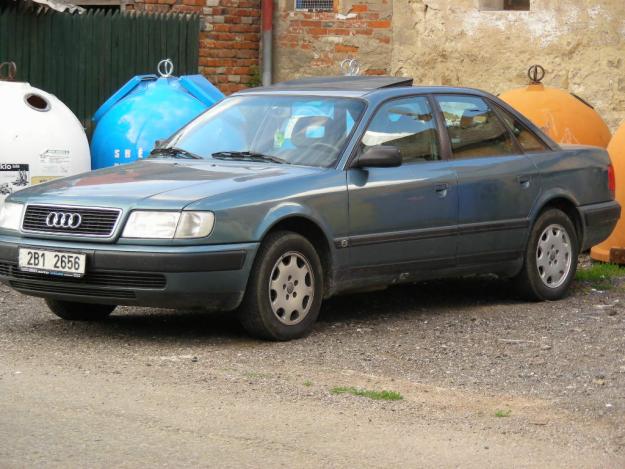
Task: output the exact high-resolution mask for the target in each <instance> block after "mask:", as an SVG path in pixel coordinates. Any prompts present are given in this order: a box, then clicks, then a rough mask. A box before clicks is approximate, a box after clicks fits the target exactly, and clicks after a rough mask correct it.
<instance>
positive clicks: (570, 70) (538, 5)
mask: <svg viewBox="0 0 625 469" xmlns="http://www.w3.org/2000/svg"><path fill="white" fill-rule="evenodd" d="M478 4H479V2H478V0H394V1H393V47H392V50H393V56H392V63H391V67H390V69H389V72H390V73H392V74H394V75H406V76H413V77H414V78H415V81H416V82H417V83H423V84H444V85H464V86H474V87H479V88H483V89H486V90H488V91H491V92H493V93H500V92H502V91H504V90H506V89H509V88H513V87H518V86H521V85H524V84H526V83H527V76H526V71H527V68H528V67H529V66H530V65H531V64H533V63H539V64H542V65H543V66H544V67H545V69H547V76H546V78H545V80H544V83H545V84H546V85H554V86H558V87H562V88H565V89H568V90H570V91H571V92H573V93H575V94H577V95H579V96H581V97H583V98H585V99H587V100H588V101H589V102H590V103H591V104H593V105H594V106H595V108H596V109H597V110H598V112H599V113H600V114H601V115H602V116H603V118H604V119H605V120H606V122H607V123H608V125H609V126H610V127H611V128H612V130H614V129H615V128H616V127H617V126H618V124H619V123H620V122H621V121H622V120H623V119H625V1H624V0H602V1H593V0H569V1H566V0H532V3H531V11H529V12H524V11H510V12H503V11H479V10H478Z"/></svg>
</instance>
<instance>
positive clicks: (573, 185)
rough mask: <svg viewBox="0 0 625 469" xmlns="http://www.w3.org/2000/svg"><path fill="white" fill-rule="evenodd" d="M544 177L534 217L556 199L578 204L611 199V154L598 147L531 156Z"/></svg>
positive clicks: (575, 147)
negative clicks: (609, 182) (608, 182)
mask: <svg viewBox="0 0 625 469" xmlns="http://www.w3.org/2000/svg"><path fill="white" fill-rule="evenodd" d="M530 158H532V160H533V161H534V164H535V165H536V168H537V169H538V171H539V173H540V177H541V193H540V196H539V197H538V200H537V204H536V206H535V207H534V210H533V216H534V217H535V216H536V215H537V214H538V212H540V210H541V208H542V207H543V206H544V205H545V204H546V203H548V202H549V201H550V200H553V199H554V198H558V197H560V198H562V197H563V198H566V199H569V200H570V201H571V202H573V203H574V204H575V205H578V206H579V205H588V204H594V203H600V202H606V201H609V200H612V195H611V194H610V191H609V189H608V184H607V180H608V165H609V163H610V158H609V156H608V153H607V152H606V151H605V150H603V149H601V148H597V147H588V146H573V145H566V146H562V149H561V150H557V151H552V152H547V153H536V154H531V155H530Z"/></svg>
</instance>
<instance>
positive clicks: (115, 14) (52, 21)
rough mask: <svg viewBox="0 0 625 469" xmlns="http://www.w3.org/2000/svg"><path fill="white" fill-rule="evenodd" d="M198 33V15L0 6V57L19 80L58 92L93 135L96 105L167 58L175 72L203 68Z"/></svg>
mask: <svg viewBox="0 0 625 469" xmlns="http://www.w3.org/2000/svg"><path fill="white" fill-rule="evenodd" d="M199 36H200V19H199V16H198V15H186V14H163V13H161V14H147V13H135V12H120V11H103V10H88V11H87V12H85V13H83V14H80V15H79V14H68V13H58V12H54V11H36V10H35V9H24V8H15V7H5V8H0V62H6V61H12V62H15V63H16V65H17V77H16V78H17V80H20V81H28V82H30V83H31V84H32V85H33V86H36V87H38V88H41V89H43V90H45V91H48V92H50V93H52V94H55V95H56V96H58V97H59V99H61V100H62V101H63V102H64V103H65V104H67V106H69V108H70V109H71V110H72V111H73V112H74V113H75V114H76V115H77V116H78V118H79V119H80V120H81V121H82V123H83V125H84V126H85V127H86V128H87V130H88V131H89V132H90V130H91V125H92V123H91V117H92V116H93V114H94V112H95V111H96V109H97V108H98V107H99V106H100V105H101V104H102V103H103V102H104V101H105V100H106V99H108V97H109V96H111V94H113V92H115V91H116V90H117V89H118V88H119V87H120V86H122V85H123V84H124V83H125V82H126V81H128V80H129V79H130V78H132V77H133V76H135V75H144V74H150V73H156V65H157V63H158V62H159V61H160V60H161V59H165V58H169V59H172V60H173V62H174V67H175V74H176V75H190V74H195V73H198V61H199V54H198V53H199Z"/></svg>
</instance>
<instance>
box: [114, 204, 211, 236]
mask: <svg viewBox="0 0 625 469" xmlns="http://www.w3.org/2000/svg"><path fill="white" fill-rule="evenodd" d="M214 222H215V216H214V215H213V214H212V213H211V212H148V211H134V212H132V213H131V214H130V217H129V218H128V221H127V222H126V227H125V228H124V233H123V234H122V237H124V238H143V239H173V238H187V239H188V238H203V237H205V236H208V235H209V234H210V232H211V231H212V230H213V224H214Z"/></svg>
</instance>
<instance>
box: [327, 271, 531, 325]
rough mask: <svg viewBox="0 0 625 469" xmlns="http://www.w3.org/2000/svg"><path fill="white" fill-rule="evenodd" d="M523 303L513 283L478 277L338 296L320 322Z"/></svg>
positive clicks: (490, 277) (371, 318)
mask: <svg viewBox="0 0 625 469" xmlns="http://www.w3.org/2000/svg"><path fill="white" fill-rule="evenodd" d="M519 302H520V300H519V297H518V294H517V293H516V291H515V289H514V287H513V285H512V283H511V282H510V281H509V280H506V279H500V278H497V277H496V276H493V275H486V276H474V277H466V278H457V279H445V280H435V281H427V282H420V283H415V284H403V285H396V286H391V287H389V288H387V289H385V290H380V291H374V292H368V293H352V294H346V295H340V296H336V297H333V298H330V299H329V300H327V301H326V302H325V303H324V305H323V307H322V309H321V314H320V318H319V320H320V321H322V322H333V321H346V320H355V319H357V320H359V321H367V320H370V321H375V320H377V319H379V318H380V316H389V315H393V314H395V315H397V314H402V315H404V316H406V315H408V316H410V315H420V316H422V315H436V314H440V313H441V311H442V310H452V311H453V310H459V311H463V310H465V309H466V308H467V307H471V306H483V305H489V304H515V303H519Z"/></svg>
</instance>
